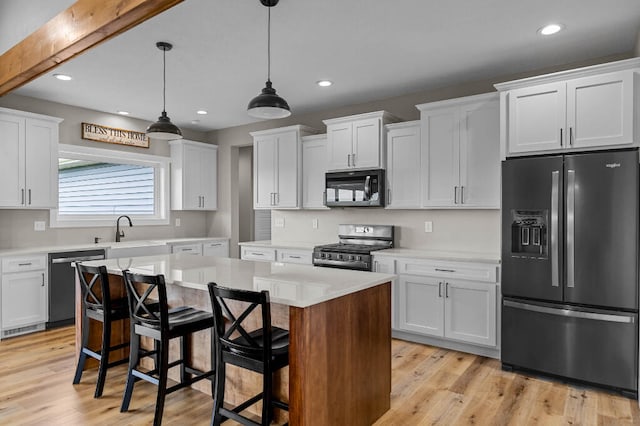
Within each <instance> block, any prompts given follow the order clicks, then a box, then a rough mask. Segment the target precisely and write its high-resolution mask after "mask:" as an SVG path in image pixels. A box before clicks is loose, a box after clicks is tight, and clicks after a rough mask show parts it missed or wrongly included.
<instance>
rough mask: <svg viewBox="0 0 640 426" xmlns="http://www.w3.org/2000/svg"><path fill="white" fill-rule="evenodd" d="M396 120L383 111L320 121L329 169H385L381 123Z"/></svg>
mask: <svg viewBox="0 0 640 426" xmlns="http://www.w3.org/2000/svg"><path fill="white" fill-rule="evenodd" d="M396 121H399V119H398V118H397V117H395V116H393V115H392V114H390V113H388V112H386V111H377V112H371V113H367V114H359V115H353V116H348V117H341V118H333V119H330V120H323V123H324V124H326V126H327V155H328V169H329V170H349V169H377V168H385V163H386V161H385V154H386V142H385V140H386V139H385V131H384V126H385V125H386V124H388V123H393V122H396Z"/></svg>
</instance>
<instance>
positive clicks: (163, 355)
mask: <svg viewBox="0 0 640 426" xmlns="http://www.w3.org/2000/svg"><path fill="white" fill-rule="evenodd" d="M159 346H160V354H159V355H160V357H159V358H160V365H159V366H158V367H159V369H158V396H157V399H156V413H155V416H154V417H153V426H160V424H161V423H162V412H163V411H164V399H165V396H166V395H167V373H168V370H169V340H168V339H167V340H162V341H161V342H160V345H159Z"/></svg>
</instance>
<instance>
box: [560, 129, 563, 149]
mask: <svg viewBox="0 0 640 426" xmlns="http://www.w3.org/2000/svg"><path fill="white" fill-rule="evenodd" d="M563 133H564V129H563V128H560V146H562V134H563Z"/></svg>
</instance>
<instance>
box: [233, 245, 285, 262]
mask: <svg viewBox="0 0 640 426" xmlns="http://www.w3.org/2000/svg"><path fill="white" fill-rule="evenodd" d="M240 258H241V259H244V260H257V261H262V262H275V261H276V249H275V248H270V247H258V246H244V245H243V246H241V248H240Z"/></svg>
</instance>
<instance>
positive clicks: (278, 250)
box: [240, 243, 313, 265]
mask: <svg viewBox="0 0 640 426" xmlns="http://www.w3.org/2000/svg"><path fill="white" fill-rule="evenodd" d="M312 256H313V249H311V248H309V249H305V248H300V247H285V246H267V245H247V244H245V243H241V245H240V258H241V259H244V260H256V261H262V262H282V263H297V264H301V265H311V264H312V263H313V258H312Z"/></svg>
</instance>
